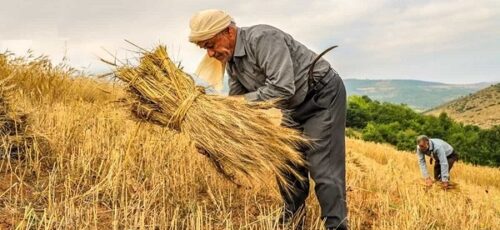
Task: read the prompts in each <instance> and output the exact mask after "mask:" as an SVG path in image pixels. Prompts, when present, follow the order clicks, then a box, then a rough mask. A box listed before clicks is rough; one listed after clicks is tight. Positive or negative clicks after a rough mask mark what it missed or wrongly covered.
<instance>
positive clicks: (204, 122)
mask: <svg viewBox="0 0 500 230" xmlns="http://www.w3.org/2000/svg"><path fill="white" fill-rule="evenodd" d="M141 54H142V57H141V58H140V62H139V64H138V65H137V66H131V65H130V64H122V65H115V66H116V69H115V71H114V74H115V76H116V77H117V78H118V79H120V80H122V81H124V82H126V83H127V89H128V91H129V92H130V93H131V95H132V96H131V98H132V100H133V103H132V107H133V111H134V114H135V115H136V116H137V117H139V118H140V119H142V120H147V121H150V122H154V123H156V124H159V125H162V126H166V127H169V128H172V129H175V130H177V131H179V132H182V133H183V134H185V135H187V136H188V137H189V138H190V139H191V141H193V142H194V144H195V145H196V147H197V148H198V149H200V151H201V152H202V153H204V154H205V155H207V156H208V157H209V159H210V160H211V161H212V162H213V163H214V164H215V166H216V167H217V168H218V169H219V171H221V172H222V173H224V175H226V176H228V177H229V178H230V179H234V177H238V176H244V177H245V178H247V179H250V180H261V181H264V180H265V179H266V177H268V176H269V174H267V173H266V172H271V173H274V174H276V175H277V178H278V180H279V181H280V182H281V183H283V184H285V185H287V183H286V180H285V175H286V174H291V175H294V176H296V177H297V178H301V177H300V175H299V174H298V173H297V172H296V171H295V170H294V169H293V167H291V165H304V164H305V163H304V160H303V158H302V156H301V154H300V153H299V152H298V150H297V149H298V148H299V147H301V146H303V145H306V144H307V143H308V142H307V140H306V139H304V138H303V137H302V136H301V134H300V133H299V132H297V131H296V130H293V129H289V128H286V127H283V126H277V125H275V124H273V123H272V122H271V120H270V118H269V117H268V116H266V114H265V113H263V112H262V111H260V110H258V109H255V108H259V107H261V108H263V107H269V103H261V104H259V103H253V104H249V103H247V102H245V101H244V100H240V99H236V98H231V97H224V96H220V95H208V94H205V91H204V89H203V88H202V87H199V86H196V85H195V82H194V80H193V79H192V77H191V76H189V75H188V74H186V73H185V72H183V71H182V69H181V68H180V67H179V66H177V65H176V64H175V63H174V62H173V61H172V60H171V59H170V58H169V57H168V54H167V50H166V48H165V47H164V46H159V47H158V48H156V49H154V50H152V51H146V50H142V52H141Z"/></svg>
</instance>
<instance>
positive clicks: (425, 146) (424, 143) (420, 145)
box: [418, 140, 429, 151]
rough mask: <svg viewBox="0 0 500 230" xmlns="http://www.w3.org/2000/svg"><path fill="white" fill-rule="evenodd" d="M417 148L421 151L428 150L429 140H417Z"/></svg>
mask: <svg viewBox="0 0 500 230" xmlns="http://www.w3.org/2000/svg"><path fill="white" fill-rule="evenodd" d="M418 148H419V149H420V150H422V151H427V150H429V141H426V140H421V141H419V142H418Z"/></svg>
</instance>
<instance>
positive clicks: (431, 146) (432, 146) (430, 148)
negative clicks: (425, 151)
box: [429, 139, 434, 151]
mask: <svg viewBox="0 0 500 230" xmlns="http://www.w3.org/2000/svg"><path fill="white" fill-rule="evenodd" d="M432 150H434V144H433V143H432V141H431V140H430V139H429V151H432Z"/></svg>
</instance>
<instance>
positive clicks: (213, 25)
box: [189, 9, 233, 90]
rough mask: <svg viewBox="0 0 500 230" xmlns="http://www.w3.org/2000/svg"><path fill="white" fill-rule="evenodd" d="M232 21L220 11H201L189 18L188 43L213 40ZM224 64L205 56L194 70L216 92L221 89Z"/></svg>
mask: <svg viewBox="0 0 500 230" xmlns="http://www.w3.org/2000/svg"><path fill="white" fill-rule="evenodd" d="M232 21H233V19H232V18H231V16H229V14H227V13H226V12H224V11H222V10H215V9H210V10H203V11H200V12H198V13H196V14H195V15H193V16H192V17H191V20H190V22H189V27H190V28H191V32H190V34H189V41H190V42H193V43H197V42H201V41H205V40H208V39H210V38H213V37H214V36H215V35H216V34H218V33H219V32H221V31H223V30H224V29H226V28H227V27H228V26H229V25H230V24H231V22H232ZM224 71H225V63H222V62H220V61H219V60H217V59H216V58H212V57H210V56H208V54H205V57H203V59H202V61H201V62H200V64H199V65H198V68H197V69H196V72H195V73H196V74H197V75H198V76H199V77H201V78H202V79H203V80H205V81H206V82H207V83H209V84H210V85H211V86H213V87H214V88H215V89H216V90H220V89H222V79H223V78H224Z"/></svg>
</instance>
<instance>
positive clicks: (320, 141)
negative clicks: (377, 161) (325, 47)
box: [280, 71, 347, 229]
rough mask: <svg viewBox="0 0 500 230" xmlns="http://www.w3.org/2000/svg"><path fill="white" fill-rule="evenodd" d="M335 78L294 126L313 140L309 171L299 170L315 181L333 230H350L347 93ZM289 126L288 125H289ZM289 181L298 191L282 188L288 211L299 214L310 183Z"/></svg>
mask: <svg viewBox="0 0 500 230" xmlns="http://www.w3.org/2000/svg"><path fill="white" fill-rule="evenodd" d="M325 77H330V78H331V79H330V80H329V81H328V83H326V84H325V85H324V87H322V88H321V89H318V90H315V91H312V92H310V93H309V94H308V96H307V97H306V99H305V101H304V102H303V103H302V104H301V105H300V106H299V107H298V108H296V109H294V111H293V112H292V114H291V119H292V120H293V122H294V125H290V126H291V127H293V126H295V128H298V129H299V130H301V131H302V132H303V133H304V134H305V135H306V136H307V137H308V138H310V139H311V140H314V141H313V146H312V147H310V148H304V149H303V151H302V152H303V154H304V157H305V159H306V160H307V162H308V167H307V168H298V169H297V170H298V171H299V172H301V174H302V175H303V176H304V177H305V178H309V175H308V174H310V176H311V178H312V179H313V180H314V182H315V184H316V185H315V187H314V189H315V192H316V196H317V198H318V201H319V204H320V206H321V217H322V218H323V220H324V221H325V226H326V227H327V228H329V229H330V228H331V229H347V202H346V183H345V122H346V91H345V87H344V84H343V82H342V79H341V78H340V77H339V76H338V74H337V73H335V72H333V71H331V72H330V74H329V75H327V76H325ZM285 125H286V124H285ZM288 180H289V181H290V182H291V184H293V185H294V191H292V192H291V193H288V192H286V190H285V188H284V187H283V186H281V185H280V190H281V194H282V196H283V199H284V201H285V210H286V211H288V212H289V213H296V212H297V211H298V210H299V209H301V208H303V206H304V203H305V200H306V198H307V196H308V194H309V180H307V181H305V182H302V183H301V182H299V181H298V180H297V179H296V178H295V177H293V176H289V178H288Z"/></svg>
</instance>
